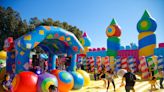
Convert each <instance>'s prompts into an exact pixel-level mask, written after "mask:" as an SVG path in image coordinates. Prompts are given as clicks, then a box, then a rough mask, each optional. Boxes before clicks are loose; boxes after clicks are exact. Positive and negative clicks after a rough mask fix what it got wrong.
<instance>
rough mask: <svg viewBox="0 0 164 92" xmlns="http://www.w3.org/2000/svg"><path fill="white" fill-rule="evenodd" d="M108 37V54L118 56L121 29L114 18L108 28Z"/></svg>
mask: <svg viewBox="0 0 164 92" xmlns="http://www.w3.org/2000/svg"><path fill="white" fill-rule="evenodd" d="M106 35H107V37H108V39H107V56H114V57H116V56H117V51H118V50H119V49H120V38H119V37H120V35H121V29H120V27H119V26H118V24H117V23H116V22H115V20H114V19H113V20H112V22H111V24H110V25H109V26H108V27H107V29H106Z"/></svg>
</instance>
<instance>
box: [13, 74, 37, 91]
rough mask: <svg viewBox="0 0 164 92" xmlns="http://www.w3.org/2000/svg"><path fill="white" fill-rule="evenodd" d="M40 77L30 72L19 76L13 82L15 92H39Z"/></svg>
mask: <svg viewBox="0 0 164 92" xmlns="http://www.w3.org/2000/svg"><path fill="white" fill-rule="evenodd" d="M37 81H38V76H37V75H36V74H35V73H33V72H29V71H25V72H21V73H19V74H17V75H16V76H15V78H14V80H13V82H12V86H13V90H14V92H37Z"/></svg>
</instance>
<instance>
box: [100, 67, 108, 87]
mask: <svg viewBox="0 0 164 92" xmlns="http://www.w3.org/2000/svg"><path fill="white" fill-rule="evenodd" d="M99 79H102V80H103V81H104V87H106V79H105V68H102V71H101V72H100V75H99Z"/></svg>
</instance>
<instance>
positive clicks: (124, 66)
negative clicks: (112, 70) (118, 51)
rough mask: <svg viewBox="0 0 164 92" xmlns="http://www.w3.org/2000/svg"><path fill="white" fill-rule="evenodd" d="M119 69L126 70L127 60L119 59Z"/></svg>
mask: <svg viewBox="0 0 164 92" xmlns="http://www.w3.org/2000/svg"><path fill="white" fill-rule="evenodd" d="M121 68H122V69H126V70H127V69H128V63H127V58H126V57H123V58H122V59H121Z"/></svg>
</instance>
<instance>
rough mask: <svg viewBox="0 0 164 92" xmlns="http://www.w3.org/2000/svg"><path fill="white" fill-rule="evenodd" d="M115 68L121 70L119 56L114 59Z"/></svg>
mask: <svg viewBox="0 0 164 92" xmlns="http://www.w3.org/2000/svg"><path fill="white" fill-rule="evenodd" d="M116 68H117V69H121V57H120V56H117V57H116Z"/></svg>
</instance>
